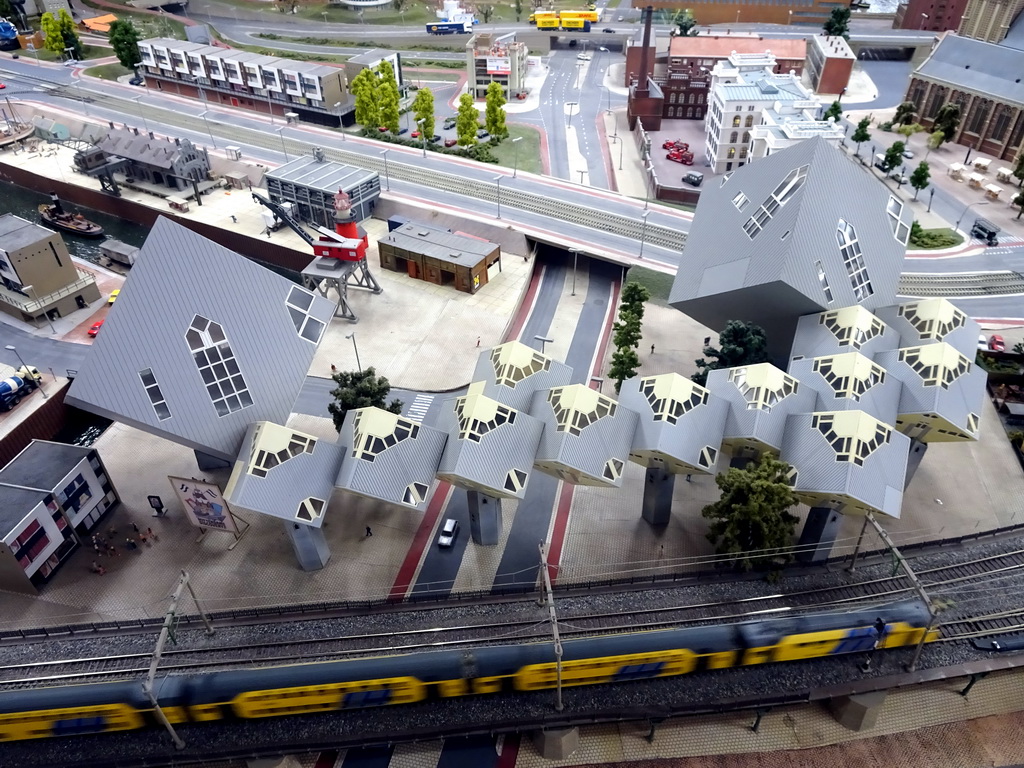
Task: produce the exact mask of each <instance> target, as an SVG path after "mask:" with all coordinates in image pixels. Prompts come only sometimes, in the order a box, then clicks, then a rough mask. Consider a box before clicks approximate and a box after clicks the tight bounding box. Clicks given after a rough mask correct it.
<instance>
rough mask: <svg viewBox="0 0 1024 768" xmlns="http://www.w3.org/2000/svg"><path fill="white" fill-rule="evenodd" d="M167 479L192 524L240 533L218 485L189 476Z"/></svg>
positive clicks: (198, 526)
mask: <svg viewBox="0 0 1024 768" xmlns="http://www.w3.org/2000/svg"><path fill="white" fill-rule="evenodd" d="M167 479H168V480H170V481H171V487H172V488H174V493H175V495H177V497H178V500H179V501H180V502H181V506H182V507H183V508H184V509H185V514H186V515H187V516H188V519H189V521H190V522H191V523H192V525H194V526H196V527H197V528H212V529H213V530H215V531H229V532H230V533H234V534H237V533H238V526H237V525H235V519H234V518H233V517H232V516H231V510H230V509H228V503H227V502H226V501H224V497H223V496H222V495H221V492H220V488H219V487H218V486H216V485H214V484H213V483H206V482H203V481H202V480H192V479H191V478H187V477H168V478H167Z"/></svg>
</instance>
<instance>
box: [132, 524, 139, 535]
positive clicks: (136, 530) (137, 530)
mask: <svg viewBox="0 0 1024 768" xmlns="http://www.w3.org/2000/svg"><path fill="white" fill-rule="evenodd" d="M132 530H133V531H135V532H136V533H138V532H139V526H138V525H136V523H135V522H132Z"/></svg>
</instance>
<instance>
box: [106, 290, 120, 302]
mask: <svg viewBox="0 0 1024 768" xmlns="http://www.w3.org/2000/svg"><path fill="white" fill-rule="evenodd" d="M120 295H121V289H120V288H115V289H114V290H112V291H111V292H110V298H109V299H107V304H113V303H114V302H115V301H117V297H118V296H120Z"/></svg>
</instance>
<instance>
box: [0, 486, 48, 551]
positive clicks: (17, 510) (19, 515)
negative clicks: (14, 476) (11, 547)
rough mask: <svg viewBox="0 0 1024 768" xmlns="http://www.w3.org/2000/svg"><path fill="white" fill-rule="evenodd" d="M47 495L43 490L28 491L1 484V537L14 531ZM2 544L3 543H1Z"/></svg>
mask: <svg viewBox="0 0 1024 768" xmlns="http://www.w3.org/2000/svg"><path fill="white" fill-rule="evenodd" d="M45 495H46V494H44V493H43V492H42V491H26V490H23V489H21V488H11V487H9V486H6V485H0V537H3V536H6V535H7V534H9V533H10V532H11V531H13V530H14V527H15V526H16V525H17V524H18V523H20V522H21V521H22V520H24V519H25V515H27V514H28V513H29V511H30V510H31V509H32V508H33V507H34V506H35V505H36V504H38V503H39V502H40V501H42V500H43V496H45ZM0 546H3V544H2V543H0Z"/></svg>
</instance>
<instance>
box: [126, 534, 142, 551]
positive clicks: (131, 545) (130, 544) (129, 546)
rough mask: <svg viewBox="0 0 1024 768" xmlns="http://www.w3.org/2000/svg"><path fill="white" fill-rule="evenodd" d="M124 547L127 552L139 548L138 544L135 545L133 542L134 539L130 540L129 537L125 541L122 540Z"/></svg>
mask: <svg viewBox="0 0 1024 768" xmlns="http://www.w3.org/2000/svg"><path fill="white" fill-rule="evenodd" d="M124 545H125V547H127V548H128V549H129V550H133V549H138V548H139V545H138V544H136V543H135V540H134V539H132V538H131V537H130V536H129V537H128V538H126V539H125V540H124Z"/></svg>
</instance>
